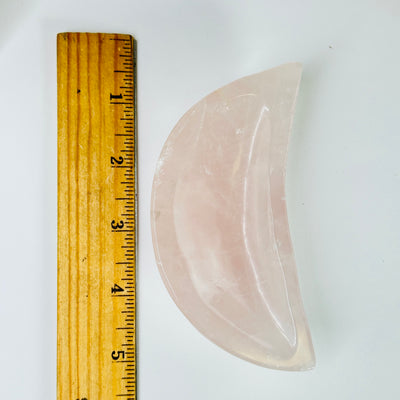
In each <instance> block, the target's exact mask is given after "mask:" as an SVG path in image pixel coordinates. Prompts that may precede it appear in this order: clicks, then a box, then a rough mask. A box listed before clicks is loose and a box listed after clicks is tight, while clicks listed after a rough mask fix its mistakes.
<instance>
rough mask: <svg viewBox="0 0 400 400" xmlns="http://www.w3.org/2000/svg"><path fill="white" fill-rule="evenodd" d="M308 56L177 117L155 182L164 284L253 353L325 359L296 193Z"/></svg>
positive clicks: (191, 315) (295, 363)
mask: <svg viewBox="0 0 400 400" xmlns="http://www.w3.org/2000/svg"><path fill="white" fill-rule="evenodd" d="M300 77H301V65H300V64H297V63H292V64H285V65H282V66H279V67H277V68H274V69H271V70H267V71H264V72H261V73H258V74H255V75H251V76H248V77H245V78H242V79H239V80H237V81H235V82H233V83H231V84H229V85H227V86H224V87H222V88H220V89H218V90H217V91H215V92H213V93H211V94H210V95H208V96H207V97H205V98H204V99H202V100H201V101H200V102H199V103H197V104H196V105H195V106H193V107H192V108H191V109H190V110H189V111H188V112H187V113H186V114H185V115H184V116H183V117H182V119H181V120H180V121H179V122H178V123H177V125H176V126H175V128H174V129H173V131H172V133H171V135H170V136H169V138H168V139H167V141H166V143H165V146H164V148H163V150H162V153H161V155H160V158H159V161H158V164H157V169H156V173H155V177H154V182H153V193H152V211H151V219H152V233H153V243H154V249H155V253H156V259H157V263H158V267H159V270H160V273H161V276H162V278H163V280H164V283H165V285H166V287H167V289H168V291H169V293H170V295H171V296H172V298H173V299H174V301H175V302H176V304H177V305H178V307H179V308H180V309H181V310H182V312H183V313H184V314H185V315H186V317H187V318H188V319H189V320H190V321H191V322H192V323H193V325H194V326H195V327H196V328H197V329H198V330H199V331H200V332H202V333H203V334H204V335H205V336H206V337H208V338H209V339H210V340H212V341H213V342H214V343H216V344H217V345H219V346H220V347H222V348H224V349H225V350H227V351H229V352H231V353H232V354H235V355H237V356H238V357H241V358H243V359H246V360H248V361H251V362H253V363H256V364H259V365H262V366H265V367H270V368H276V369H284V370H305V369H310V368H312V367H313V366H314V364H315V358H314V351H313V346H312V342H311V337H310V332H309V328H308V324H307V320H306V316H305V313H304V309H303V305H302V300H301V295H300V290H299V284H298V278H297V272H296V265H295V260H294V255H293V249H292V244H291V239H290V233H289V227H288V221H287V212H286V203H285V164H286V155H287V147H288V139H289V133H290V128H291V124H292V119H293V114H294V106H295V100H296V95H297V91H298V87H299V82H300Z"/></svg>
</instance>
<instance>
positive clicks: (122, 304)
mask: <svg viewBox="0 0 400 400" xmlns="http://www.w3.org/2000/svg"><path fill="white" fill-rule="evenodd" d="M135 65H136V57H135V42H134V40H133V38H132V37H131V36H129V35H120V34H102V33H99V34H91V33H90V34H89V33H62V34H59V35H58V36H57V71H58V76H57V83H58V328H57V331H58V336H57V352H58V354H57V376H58V383H57V398H58V400H77V399H79V400H82V399H87V400H100V399H102V400H108V399H110V400H111V399H114V398H115V399H121V398H123V399H127V400H129V399H136V356H135V355H136V345H135V317H136V313H135V311H136V308H135V270H136V257H135V254H136V247H135V245H136V241H135V237H136V229H135V228H136V223H135V222H136V208H135V205H136V201H135V198H136V179H135V178H136V176H135V175H136V174H135V157H136V152H135V145H136V140H135V139H136V137H135V133H136V132H135V130H136V129H135V126H136V120H135V87H136V75H135ZM113 158H114V160H113ZM121 159H122V160H123V161H122V162H120V161H121ZM122 224H123V225H124V226H123V227H122V228H120V226H121V225H122ZM114 227H117V228H114ZM115 285H118V286H115ZM113 288H114V289H116V290H117V291H114V293H113V292H112V290H113ZM118 288H120V289H121V291H120V289H118ZM118 352H120V353H118ZM117 357H118V358H117ZM116 358H117V359H116Z"/></svg>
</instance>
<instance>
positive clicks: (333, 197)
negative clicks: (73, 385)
mask: <svg viewBox="0 0 400 400" xmlns="http://www.w3.org/2000/svg"><path fill="white" fill-rule="evenodd" d="M0 19H1V24H0V152H1V154H0V168H1V186H0V190H1V208H0V222H1V224H0V235H1V238H0V239H1V241H0V243H1V244H0V246H1V253H0V254H1V264H0V268H1V270H0V271H1V278H0V321H1V328H0V398H1V399H4V400H6V399H7V400H11V399H16V400H21V399H35V400H39V399H55V398H56V395H55V393H56V292H57V290H56V268H57V265H56V230H57V229H56V228H57V227H56V222H57V221H56V215H57V205H56V201H57V196H56V191H57V186H56V179H57V171H56V159H57V156H56V139H57V126H56V33H57V32H62V31H94V32H96V31H102V32H120V33H130V34H133V35H134V36H135V37H136V38H137V41H138V106H139V114H138V117H139V167H140V172H139V181H140V186H139V196H140V206H139V213H140V214H139V217H140V231H139V249H140V253H139V265H138V268H139V272H138V309H139V319H138V336H139V377H138V379H139V396H140V400H159V399H165V400H172V399H173V400H186V399H190V400H205V399H207V400H214V399H216V400H217V399H218V400H225V399H226V400H239V399H240V400H243V399H250V400H264V399H278V400H288V399H299V400H300V399H307V400H309V399H312V400H313V399H324V400H338V399H342V400H347V399H349V400H350V399H351V400H353V399H363V400H367V399H385V400H386V399H388V400H391V399H399V398H400V385H399V383H398V380H399V356H400V314H399V313H400V290H399V285H400V247H399V245H400V243H399V239H400V207H399V205H400V186H399V184H400V158H399V154H400V118H399V106H400V100H399V92H400V78H399V74H400V58H399V57H400V51H399V39H400V2H398V1H396V0H375V1H371V0H364V1H348V0H329V1H322V0H314V1H312V0H306V1H299V0H292V1H287V0H286V1H284V0H274V1H272V0H271V1H266V0H264V1H261V0H260V1H257V0H247V1H235V0H220V1H218V0H214V1H211V0H201V1H189V0H186V1H183V0H182V1H181V0H175V1H171V0H163V1H162V0H159V1H145V0H140V1H139V0H131V1H128V0H125V1H122V0H113V1H104V0H97V1H95V0H80V1H78V0H68V1H63V2H61V1H54V0H53V1H50V0H49V1H46V0H43V1H39V0H37V1H35V0H23V1H16V0H8V1H7V0H1V2H0ZM288 61H300V62H302V63H303V66H304V74H303V80H302V83H301V87H300V94H299V98H298V104H297V109H296V116H295V123H294V128H293V132H292V141H291V146H290V151H289V162H288V177H287V182H286V184H287V192H288V193H287V195H288V196H287V198H288V212H289V219H290V228H291V232H292V238H293V242H294V247H295V252H296V257H297V264H298V271H299V276H300V282H301V288H302V293H303V298H304V303H305V308H306V312H307V315H308V318H309V323H310V326H311V332H312V336H313V341H314V345H315V351H316V357H317V366H316V368H315V370H313V371H311V372H303V373H296V372H295V373H293V372H280V371H274V370H269V369H264V368H261V367H257V366H255V365H252V364H250V363H247V362H245V361H243V360H240V359H238V358H235V357H233V356H231V355H230V354H228V353H226V352H225V351H223V350H221V349H219V348H218V347H216V346H215V345H214V344H212V343H211V342H209V341H208V340H207V339H205V338H204V337H203V336H201V335H200V333H198V332H197V330H196V329H195V328H194V327H193V326H192V325H191V324H190V323H189V322H188V321H187V320H186V319H185V317H184V316H183V315H182V314H181V312H180V311H179V310H178V308H177V307H176V306H175V304H174V303H173V302H172V300H171V299H170V297H169V295H168V294H167V291H166V289H165V288H164V286H163V284H162V282H161V279H160V276H159V273H158V270H157V267H156V264H155V260H154V254H153V249H152V242H151V232H150V221H149V214H150V207H149V206H150V194H151V183H152V176H153V172H154V167H155V164H156V160H157V157H158V155H159V152H160V150H161V147H162V145H163V143H164V141H165V139H166V138H167V136H168V134H169V132H170V131H171V129H172V128H173V126H174V124H175V123H176V122H177V120H178V119H179V118H180V117H181V116H182V114H183V113H184V112H185V111H186V110H187V109H188V108H189V107H190V106H191V105H193V104H194V103H195V102H197V101H198V100H199V99H200V98H202V97H203V96H205V95H206V94H208V93H209V92H211V91H212V90H214V89H216V88H218V87H220V86H222V85H224V84H226V83H229V82H230V81H232V80H234V79H236V78H239V77H242V76H244V75H248V74H252V73H255V72H258V71H261V70H264V69H268V68H271V67H274V66H276V65H279V64H281V63H284V62H288ZM71 400H75V399H71ZM89 400H111V399H89Z"/></svg>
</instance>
